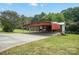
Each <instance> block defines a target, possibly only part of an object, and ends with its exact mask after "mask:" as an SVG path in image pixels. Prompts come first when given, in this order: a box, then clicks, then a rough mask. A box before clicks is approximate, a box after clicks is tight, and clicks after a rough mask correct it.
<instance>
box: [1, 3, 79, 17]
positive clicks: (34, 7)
mask: <svg viewBox="0 0 79 59" xmlns="http://www.w3.org/2000/svg"><path fill="white" fill-rule="evenodd" d="M71 7H72V8H73V7H79V3H0V11H5V10H12V11H16V12H17V13H18V14H20V15H22V14H23V15H25V16H27V17H31V16H34V15H36V14H40V13H41V12H45V13H49V12H54V13H59V12H61V11H62V10H64V9H67V8H71Z"/></svg>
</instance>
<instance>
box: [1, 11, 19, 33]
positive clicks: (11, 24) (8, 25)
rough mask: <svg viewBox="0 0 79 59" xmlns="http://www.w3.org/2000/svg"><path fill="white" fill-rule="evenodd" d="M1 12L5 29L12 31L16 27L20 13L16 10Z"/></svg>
mask: <svg viewBox="0 0 79 59" xmlns="http://www.w3.org/2000/svg"><path fill="white" fill-rule="evenodd" d="M0 14H1V15H0V19H1V24H2V27H3V31H5V32H12V31H13V30H14V29H15V27H16V22H17V18H18V17H19V15H18V14H17V13H16V12H15V11H10V10H6V11H3V12H0Z"/></svg>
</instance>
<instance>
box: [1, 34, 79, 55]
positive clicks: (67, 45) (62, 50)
mask: <svg viewBox="0 0 79 59" xmlns="http://www.w3.org/2000/svg"><path fill="white" fill-rule="evenodd" d="M0 54H1V55H79V35H76V34H67V35H65V36H51V37H49V38H47V39H43V40H39V41H34V42H31V43H27V44H24V45H21V46H16V47H14V48H11V49H8V50H6V51H3V52H1V53H0Z"/></svg>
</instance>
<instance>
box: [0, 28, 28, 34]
mask: <svg viewBox="0 0 79 59" xmlns="http://www.w3.org/2000/svg"><path fill="white" fill-rule="evenodd" d="M0 32H2V33H27V32H29V31H28V30H24V29H15V30H14V31H13V32H3V31H2V28H0Z"/></svg>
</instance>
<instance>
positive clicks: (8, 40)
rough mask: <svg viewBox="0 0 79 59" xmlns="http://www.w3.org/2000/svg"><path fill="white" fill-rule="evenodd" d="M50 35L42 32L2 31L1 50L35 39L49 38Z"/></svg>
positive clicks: (0, 34) (0, 35)
mask: <svg viewBox="0 0 79 59" xmlns="http://www.w3.org/2000/svg"><path fill="white" fill-rule="evenodd" d="M48 36H49V35H46V34H40V33H30V34H29V33H28V34H19V33H9V34H7V33H0V52H1V51H4V50H6V49H9V48H12V47H14V46H17V45H21V44H25V43H28V42H32V41H35V40H40V39H44V38H47V37H48Z"/></svg>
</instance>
